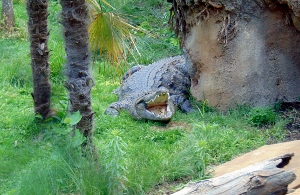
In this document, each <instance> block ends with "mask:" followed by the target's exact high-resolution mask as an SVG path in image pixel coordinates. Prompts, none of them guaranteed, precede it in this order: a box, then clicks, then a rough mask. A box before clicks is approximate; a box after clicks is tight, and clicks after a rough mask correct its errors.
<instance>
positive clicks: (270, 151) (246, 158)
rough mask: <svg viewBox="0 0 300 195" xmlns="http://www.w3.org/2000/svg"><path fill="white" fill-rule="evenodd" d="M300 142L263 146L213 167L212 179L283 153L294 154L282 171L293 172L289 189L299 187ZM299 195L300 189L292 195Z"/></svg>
mask: <svg viewBox="0 0 300 195" xmlns="http://www.w3.org/2000/svg"><path fill="white" fill-rule="evenodd" d="M299 146H300V140H297V141H292V142H283V143H279V144H273V145H265V146H262V147H260V148H258V149H257V150H254V151H252V152H249V153H247V154H244V155H242V156H239V157H237V158H235V159H233V160H231V161H229V162H227V163H224V164H221V165H219V166H216V167H214V174H213V177H219V176H221V175H224V174H226V173H230V172H233V171H235V170H239V169H242V168H245V167H247V166H249V165H251V164H254V163H257V162H261V161H264V160H266V159H269V158H272V157H274V156H279V155H282V154H285V153H294V156H293V157H292V159H291V160H290V161H289V163H288V164H287V165H286V166H284V167H283V169H284V170H287V171H288V170H293V171H294V173H295V174H296V176H297V178H296V180H295V181H293V182H292V183H291V184H290V185H289V189H290V190H291V191H293V189H294V188H299V187H300V147H299ZM294 194H295V195H296V194H300V189H296V191H294V192H293V195H294Z"/></svg>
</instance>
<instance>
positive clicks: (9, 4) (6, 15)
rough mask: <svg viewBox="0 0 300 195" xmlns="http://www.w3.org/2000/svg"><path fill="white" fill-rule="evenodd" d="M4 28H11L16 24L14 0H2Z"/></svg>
mask: <svg viewBox="0 0 300 195" xmlns="http://www.w3.org/2000/svg"><path fill="white" fill-rule="evenodd" d="M1 20H3V23H4V28H6V29H8V30H10V29H12V28H13V27H14V26H15V16H14V6H13V1H12V0H2V15H1Z"/></svg>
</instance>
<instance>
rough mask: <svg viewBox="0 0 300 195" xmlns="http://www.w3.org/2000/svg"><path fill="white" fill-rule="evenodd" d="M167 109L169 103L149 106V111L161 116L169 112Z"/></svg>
mask: <svg viewBox="0 0 300 195" xmlns="http://www.w3.org/2000/svg"><path fill="white" fill-rule="evenodd" d="M167 109H168V106H167V104H166V105H162V106H154V107H150V108H147V110H148V111H149V112H152V113H153V114H155V115H158V116H161V117H163V116H165V115H166V114H167V112H168V111H167Z"/></svg>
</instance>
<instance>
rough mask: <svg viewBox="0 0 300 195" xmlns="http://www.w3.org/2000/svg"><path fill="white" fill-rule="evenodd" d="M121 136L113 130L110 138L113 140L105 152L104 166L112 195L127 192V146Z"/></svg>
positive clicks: (107, 145)
mask: <svg viewBox="0 0 300 195" xmlns="http://www.w3.org/2000/svg"><path fill="white" fill-rule="evenodd" d="M120 134H121V133H120V132H119V131H117V130H113V131H112V132H111V136H109V137H111V140H110V141H109V142H108V143H107V144H106V145H105V147H104V151H103V153H104V158H103V161H104V162H103V164H104V165H105V172H106V174H107V175H108V178H109V182H108V190H109V194H111V195H118V194H124V193H126V191H127V187H126V184H127V182H128V179H127V177H126V175H127V174H128V170H127V164H128V162H127V159H126V149H127V144H126V143H125V142H124V141H123V139H122V137H121V135H120Z"/></svg>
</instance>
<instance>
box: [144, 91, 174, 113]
mask: <svg viewBox="0 0 300 195" xmlns="http://www.w3.org/2000/svg"><path fill="white" fill-rule="evenodd" d="M168 100H169V94H168V93H162V94H159V95H157V96H155V97H154V98H153V99H151V100H150V101H148V102H146V104H147V107H146V109H147V111H148V112H151V113H153V114H154V115H156V116H160V117H164V116H166V115H167V113H168Z"/></svg>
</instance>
